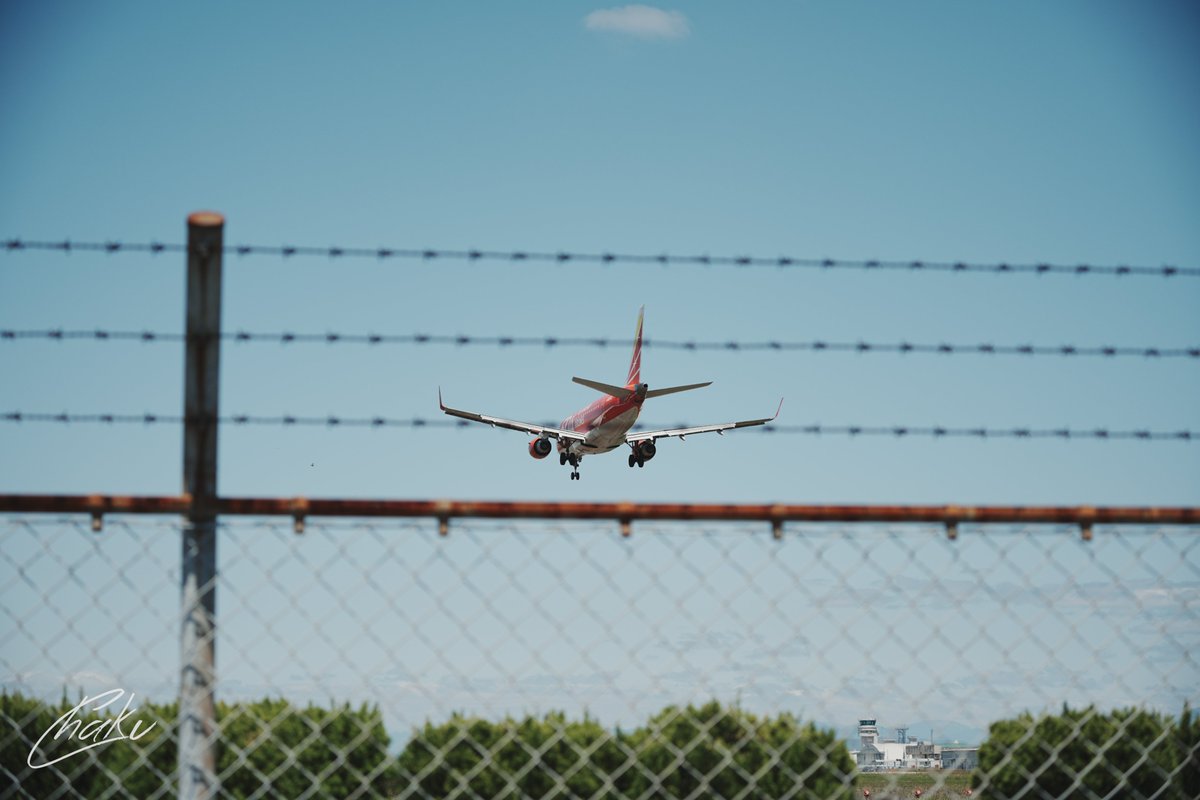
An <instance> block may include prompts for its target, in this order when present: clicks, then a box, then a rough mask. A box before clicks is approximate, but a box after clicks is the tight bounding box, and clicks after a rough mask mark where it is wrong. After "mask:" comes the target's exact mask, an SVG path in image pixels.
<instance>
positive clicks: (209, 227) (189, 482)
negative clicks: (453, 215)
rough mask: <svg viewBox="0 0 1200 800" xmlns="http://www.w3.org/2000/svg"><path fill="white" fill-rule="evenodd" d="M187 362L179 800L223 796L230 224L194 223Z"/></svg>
mask: <svg viewBox="0 0 1200 800" xmlns="http://www.w3.org/2000/svg"><path fill="white" fill-rule="evenodd" d="M187 222H188V252H187V362H186V364H185V367H184V401H183V405H184V418H185V420H184V428H183V490H184V492H186V493H187V495H189V496H190V499H191V502H190V506H189V509H188V512H187V523H186V524H185V525H184V529H183V571H182V608H181V630H180V650H181V665H180V682H179V797H180V798H188V800H196V799H198V798H215V797H217V796H218V795H219V794H220V785H219V783H218V778H217V725H216V706H215V702H214V699H213V692H214V689H215V685H216V659H215V652H214V651H215V636H216V628H215V619H216V579H217V396H218V394H217V392H218V377H219V368H220V346H221V339H220V332H221V253H222V244H223V235H224V229H225V218H224V217H222V216H221V215H220V214H216V213H213V212H207V211H199V212H196V213H194V214H192V215H190V216H189V217H188V221H187Z"/></svg>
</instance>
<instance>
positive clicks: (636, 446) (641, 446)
mask: <svg viewBox="0 0 1200 800" xmlns="http://www.w3.org/2000/svg"><path fill="white" fill-rule="evenodd" d="M629 449H630V451H631V452H630V453H629V467H630V469H632V468H633V466H634V464H636V465H637V466H638V468H639V469H640V468H641V467H644V466H646V462H647V461H649V460H650V459H652V458H654V454H655V453H656V452H658V449H657V448H656V447H655V446H654V442H653V441H643V442H634V443H633V444H631V445H629Z"/></svg>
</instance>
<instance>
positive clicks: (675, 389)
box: [646, 381, 712, 400]
mask: <svg viewBox="0 0 1200 800" xmlns="http://www.w3.org/2000/svg"><path fill="white" fill-rule="evenodd" d="M711 385H712V381H705V382H704V383H689V384H688V385H687V386H668V387H667V388H665V389H651V390H650V391H648V392H646V399H647V400H648V399H650V398H651V397H660V396H662V395H664V394H675V393H676V392H686V391H688V390H690V389H703V388H704V387H705V386H711Z"/></svg>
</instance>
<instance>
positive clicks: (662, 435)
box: [625, 398, 783, 443]
mask: <svg viewBox="0 0 1200 800" xmlns="http://www.w3.org/2000/svg"><path fill="white" fill-rule="evenodd" d="M782 408H783V399H782V398H780V400H779V408H777V409H775V416H772V417H767V418H765V419H747V420H743V421H741V422H721V423H717V424H716V425H697V426H696V427H694V428H664V429H663V430H660V431H638V432H636V433H627V434H625V441H626V442H630V443H632V442H644V441H646V440H647V439H650V440H653V439H666V438H668V437H671V436H678V437H679V438H680V439H683V438H684V437H685V436H691V435H692V434H694V433H713V432H716V433H723V432H724V431H728V430H733V429H734V428H749V427H751V426H754V425H765V424H766V423H768V422H771V421H773V420H774V419H775V417H778V416H779V411H780V409H782Z"/></svg>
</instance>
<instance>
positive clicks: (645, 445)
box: [638, 440, 658, 461]
mask: <svg viewBox="0 0 1200 800" xmlns="http://www.w3.org/2000/svg"><path fill="white" fill-rule="evenodd" d="M657 452H658V448H657V447H655V446H654V442H652V441H649V440H647V441H644V442H640V443H639V444H638V453H639V454H640V455H641V457H642V461H649V460H650V459H652V458H654V454H655V453H657Z"/></svg>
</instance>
